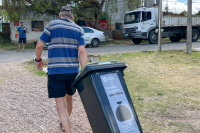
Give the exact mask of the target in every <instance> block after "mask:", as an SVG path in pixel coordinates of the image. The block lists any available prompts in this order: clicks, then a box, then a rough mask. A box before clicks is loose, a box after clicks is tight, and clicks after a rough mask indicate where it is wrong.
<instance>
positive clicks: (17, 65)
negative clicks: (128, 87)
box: [0, 62, 92, 133]
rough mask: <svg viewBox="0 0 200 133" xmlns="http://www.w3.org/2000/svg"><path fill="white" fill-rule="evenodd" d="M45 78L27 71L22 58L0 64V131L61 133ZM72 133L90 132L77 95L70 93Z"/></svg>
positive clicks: (2, 132) (9, 132)
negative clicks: (71, 99)
mask: <svg viewBox="0 0 200 133" xmlns="http://www.w3.org/2000/svg"><path fill="white" fill-rule="evenodd" d="M46 86H47V78H46V77H39V76H35V75H33V74H32V73H30V72H29V71H28V70H27V69H26V68H25V65H24V64H23V62H14V63H2V64H0V92H1V93H0V105H1V106H0V133H43V132H47V133H62V129H61V127H60V125H59V118H58V114H57V110H56V104H55V100H54V99H49V98H48V95H47V87H46ZM73 102H74V108H73V111H72V115H71V123H72V132H73V133H92V130H91V127H90V124H89V122H88V119H87V116H86V113H85V110H84V108H83V106H82V102H81V100H80V97H79V95H78V94H77V93H76V94H75V95H74V97H73Z"/></svg>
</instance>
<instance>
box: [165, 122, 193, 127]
mask: <svg viewBox="0 0 200 133" xmlns="http://www.w3.org/2000/svg"><path fill="white" fill-rule="evenodd" d="M168 124H169V125H170V126H176V127H180V126H181V127H187V126H191V124H189V123H179V122H169V123H168Z"/></svg>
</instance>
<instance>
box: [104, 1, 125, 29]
mask: <svg viewBox="0 0 200 133" xmlns="http://www.w3.org/2000/svg"><path fill="white" fill-rule="evenodd" d="M126 3H127V1H122V0H118V2H117V3H115V2H113V3H112V2H110V3H105V6H104V8H103V11H106V12H107V13H108V16H109V21H110V24H111V25H112V24H115V23H123V22H124V19H123V18H124V14H125V13H126V12H127V11H128V8H127V4H126ZM115 7H116V8H117V9H118V11H115Z"/></svg>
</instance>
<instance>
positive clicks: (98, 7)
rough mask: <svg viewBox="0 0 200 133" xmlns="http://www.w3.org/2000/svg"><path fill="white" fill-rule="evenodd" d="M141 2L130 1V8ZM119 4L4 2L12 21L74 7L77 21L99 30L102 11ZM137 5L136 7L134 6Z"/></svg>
mask: <svg viewBox="0 0 200 133" xmlns="http://www.w3.org/2000/svg"><path fill="white" fill-rule="evenodd" d="M139 1H140V0H128V3H129V4H128V6H129V7H132V8H134V7H135V6H136V3H137V4H138V3H139ZM105 2H109V3H117V2H118V0H2V3H3V15H4V16H7V18H8V19H9V20H10V21H18V20H20V19H22V18H24V17H25V16H26V17H27V16H28V13H30V12H33V13H34V15H38V16H39V15H43V14H46V15H56V16H58V15H59V10H60V8H61V7H62V6H63V5H72V6H73V9H74V16H75V19H76V21H77V20H83V21H85V22H88V23H89V24H90V26H91V27H94V28H96V29H98V28H99V27H98V24H99V20H100V17H101V15H102V9H103V7H104V6H107V5H109V6H110V5H111V4H105ZM133 4H135V5H133ZM91 12H96V17H95V16H94V15H93V16H91V15H90V14H91Z"/></svg>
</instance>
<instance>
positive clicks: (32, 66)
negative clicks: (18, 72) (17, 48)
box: [25, 59, 47, 77]
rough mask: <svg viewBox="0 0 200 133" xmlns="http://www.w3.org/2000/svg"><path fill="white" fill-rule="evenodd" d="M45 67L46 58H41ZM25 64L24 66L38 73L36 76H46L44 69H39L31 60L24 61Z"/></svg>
mask: <svg viewBox="0 0 200 133" xmlns="http://www.w3.org/2000/svg"><path fill="white" fill-rule="evenodd" d="M43 62H44V65H45V67H46V66H47V60H45V59H44V60H43ZM25 64H26V68H27V69H28V70H29V71H30V72H31V73H33V74H35V75H38V76H43V77H47V74H46V72H44V71H39V70H38V69H37V68H36V66H35V64H34V63H33V61H27V62H25Z"/></svg>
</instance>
